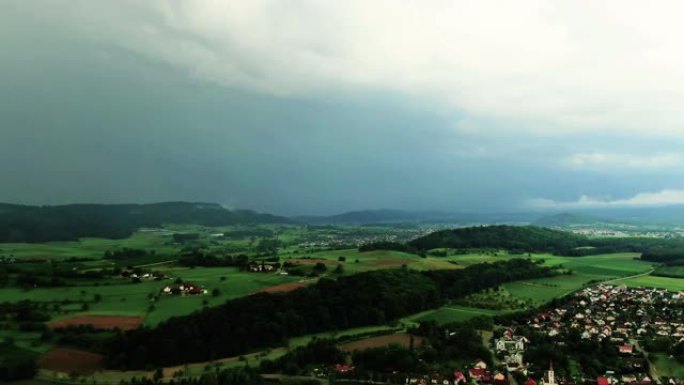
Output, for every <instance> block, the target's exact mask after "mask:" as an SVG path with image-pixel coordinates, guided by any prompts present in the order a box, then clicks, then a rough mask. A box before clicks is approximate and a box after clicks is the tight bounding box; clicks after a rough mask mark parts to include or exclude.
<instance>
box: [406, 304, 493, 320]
mask: <svg viewBox="0 0 684 385" xmlns="http://www.w3.org/2000/svg"><path fill="white" fill-rule="evenodd" d="M504 313H505V312H503V311H498V310H488V309H478V308H472V307H465V306H456V305H448V306H444V307H441V308H439V309H436V310H429V311H426V312H423V313H420V314H417V315H414V316H411V317H407V318H405V321H409V322H415V323H418V322H423V321H435V322H437V323H439V324H445V323H450V322H463V321H467V320H469V319H471V318H475V317H479V316H495V315H499V314H504Z"/></svg>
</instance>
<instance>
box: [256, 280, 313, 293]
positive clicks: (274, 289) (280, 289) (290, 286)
mask: <svg viewBox="0 0 684 385" xmlns="http://www.w3.org/2000/svg"><path fill="white" fill-rule="evenodd" d="M306 285H307V284H306V283H305V282H294V283H283V284H280V285H275V286H271V287H266V288H263V289H261V290H257V291H255V292H252V293H249V294H250V295H254V294H258V293H286V292H288V291H293V290H297V289H299V288H300V287H304V286H306Z"/></svg>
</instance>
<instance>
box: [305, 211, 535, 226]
mask: <svg viewBox="0 0 684 385" xmlns="http://www.w3.org/2000/svg"><path fill="white" fill-rule="evenodd" d="M540 216H541V214H538V213H459V212H448V211H409V210H391V209H380V210H361V211H349V212H345V213H342V214H337V215H330V216H298V217H293V218H292V219H293V220H295V221H298V222H302V223H307V224H313V225H321V224H331V225H335V224H336V225H343V224H347V225H352V224H358V225H363V224H382V223H387V224H392V223H416V224H420V223H422V224H438V223H442V224H474V223H475V224H479V223H482V224H494V223H510V224H513V223H519V224H524V223H529V222H531V221H534V220H536V219H537V218H539V217H540Z"/></svg>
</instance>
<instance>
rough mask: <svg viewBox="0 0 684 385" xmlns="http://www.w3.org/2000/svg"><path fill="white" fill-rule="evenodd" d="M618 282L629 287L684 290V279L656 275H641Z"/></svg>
mask: <svg viewBox="0 0 684 385" xmlns="http://www.w3.org/2000/svg"><path fill="white" fill-rule="evenodd" d="M620 283H621V284H625V285H627V286H630V287H655V288H658V289H666V290H670V291H681V290H684V279H682V278H668V277H656V276H653V275H647V276H643V277H637V278H632V279H626V280H624V281H620Z"/></svg>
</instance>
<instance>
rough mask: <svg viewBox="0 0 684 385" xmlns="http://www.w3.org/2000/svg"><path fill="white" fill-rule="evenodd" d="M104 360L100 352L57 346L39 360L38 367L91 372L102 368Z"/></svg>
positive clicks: (69, 371) (62, 370)
mask: <svg viewBox="0 0 684 385" xmlns="http://www.w3.org/2000/svg"><path fill="white" fill-rule="evenodd" d="M102 360H103V357H102V356H101V355H99V354H95V353H90V352H84V351H82V350H75V349H65V348H55V349H52V350H50V351H49V352H47V353H46V354H45V355H44V356H43V357H42V358H41V359H40V361H38V367H40V368H41V369H47V370H53V371H56V372H63V373H76V374H90V373H94V372H96V371H98V370H100V369H102Z"/></svg>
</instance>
